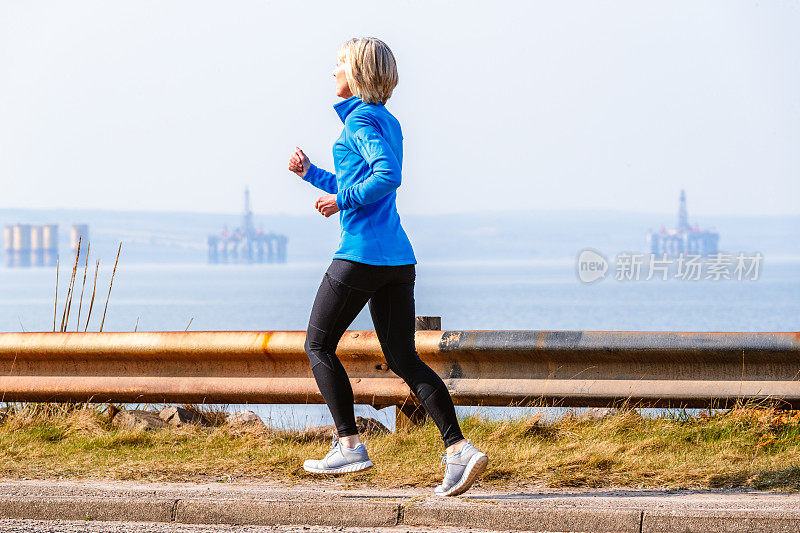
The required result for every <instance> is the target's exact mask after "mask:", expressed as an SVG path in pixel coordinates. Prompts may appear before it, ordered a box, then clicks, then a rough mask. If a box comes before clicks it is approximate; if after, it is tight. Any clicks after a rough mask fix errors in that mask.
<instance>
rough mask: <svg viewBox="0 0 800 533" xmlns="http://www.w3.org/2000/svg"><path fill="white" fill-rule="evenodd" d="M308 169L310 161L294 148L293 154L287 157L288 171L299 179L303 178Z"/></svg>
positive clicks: (299, 150) (298, 149) (297, 148)
mask: <svg viewBox="0 0 800 533" xmlns="http://www.w3.org/2000/svg"><path fill="white" fill-rule="evenodd" d="M309 168H311V160H310V159H309V158H308V156H307V155H306V154H304V153H303V151H302V150H301V149H300V148H299V147H297V146H295V147H294V153H293V154H292V155H291V156H290V157H289V170H291V171H292V172H294V173H295V174H297V175H298V176H300V177H301V178H305V177H306V172H308V169H309Z"/></svg>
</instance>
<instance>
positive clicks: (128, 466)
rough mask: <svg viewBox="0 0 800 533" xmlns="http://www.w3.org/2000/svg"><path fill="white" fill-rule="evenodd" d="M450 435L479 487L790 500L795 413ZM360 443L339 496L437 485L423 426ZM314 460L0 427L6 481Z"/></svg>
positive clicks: (201, 435) (184, 473) (92, 428)
mask: <svg viewBox="0 0 800 533" xmlns="http://www.w3.org/2000/svg"><path fill="white" fill-rule="evenodd" d="M200 410H202V409H200ZM209 415H212V416H213V413H209ZM461 425H462V430H463V431H464V434H465V435H466V436H467V437H469V438H471V439H472V441H473V443H474V444H475V445H477V446H478V447H479V448H480V449H481V450H483V451H485V452H486V453H487V454H488V455H489V458H490V463H489V468H488V470H487V471H486V473H485V474H484V476H483V479H482V484H483V485H484V486H490V487H491V486H496V487H501V486H503V485H506V484H513V485H520V484H535V485H540V486H542V485H543V486H548V487H591V488H598V487H630V488H640V489H644V488H650V489H653V488H659V489H676V488H703V489H707V488H752V489H759V490H781V491H795V490H800V412H796V411H779V410H776V409H773V408H751V407H747V406H744V407H736V408H734V409H730V410H728V411H725V412H721V413H719V414H715V415H713V416H700V417H693V416H690V415H687V414H685V413H684V414H683V415H681V416H675V415H670V416H663V417H660V418H644V417H642V416H640V415H639V413H638V411H637V410H636V409H635V408H624V409H621V410H619V411H617V412H615V413H613V414H611V415H609V416H606V417H604V418H602V419H588V420H584V419H581V418H579V417H577V416H573V415H567V416H565V417H563V418H561V419H559V420H556V421H553V422H544V421H543V420H542V418H541V417H540V416H533V417H530V416H528V417H517V418H509V419H505V420H488V419H484V418H481V417H479V416H470V417H467V418H463V419H461ZM365 440H366V442H367V447H368V449H369V451H370V456H371V458H372V460H373V462H374V463H375V465H376V467H375V468H373V469H371V470H368V471H366V472H363V473H358V474H351V475H348V476H343V477H338V478H337V479H338V480H339V481H340V482H341V483H342V484H343V485H344V486H351V487H355V486H375V487H387V488H388V487H403V486H428V485H433V484H435V483H438V482H439V480H440V479H441V476H442V467H441V466H440V463H439V461H440V460H439V454H440V453H442V452H443V449H442V444H441V439H440V437H439V432H438V430H437V429H436V426H435V425H433V423H432V422H430V421H428V422H427V423H426V424H425V425H424V426H421V427H417V428H413V429H411V430H409V431H406V432H399V433H389V434H382V435H374V436H369V437H366V439H365ZM326 451H327V446H326V444H325V442H324V441H322V440H319V439H312V438H307V437H304V436H302V434H301V433H299V432H293V431H285V430H278V429H272V428H267V427H254V426H253V427H250V426H248V427H235V426H230V425H227V424H225V423H223V424H221V425H217V426H214V427H201V426H199V425H187V426H182V427H178V428H167V429H159V430H154V431H143V430H136V431H129V430H121V429H117V428H115V427H113V426H112V425H111V424H110V423H109V422H108V417H107V414H106V412H105V409H104V406H94V405H87V404H77V405H76V404H8V405H7V406H6V409H5V411H3V419H2V424H0V475H2V476H3V477H6V478H25V479H33V478H48V479H53V478H97V479H115V480H146V481H222V482H225V481H248V480H249V481H252V480H263V479H269V480H277V481H289V482H296V481H305V480H311V479H316V477H315V476H313V475H311V474H309V473H307V472H305V471H304V470H303V469H302V463H303V461H304V460H305V459H307V458H312V457H313V458H320V457H322V456H323V455H324V454H325V453H326Z"/></svg>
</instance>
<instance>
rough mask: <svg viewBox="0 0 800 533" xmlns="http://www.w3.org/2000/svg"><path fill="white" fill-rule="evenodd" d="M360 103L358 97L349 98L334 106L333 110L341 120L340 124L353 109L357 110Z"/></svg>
mask: <svg viewBox="0 0 800 533" xmlns="http://www.w3.org/2000/svg"><path fill="white" fill-rule="evenodd" d="M362 103H363V102H362V101H361V97H360V96H351V97H350V98H348V99H347V100H344V101H342V102H339V103H338V104H336V105H334V106H333V108H334V109H335V110H336V113H337V114H338V115H339V118H340V119H342V122H344V119H346V118H347V115H349V114H350V112H351V111H353V109H355V108H357V107H358V106H359V105H360V104H362Z"/></svg>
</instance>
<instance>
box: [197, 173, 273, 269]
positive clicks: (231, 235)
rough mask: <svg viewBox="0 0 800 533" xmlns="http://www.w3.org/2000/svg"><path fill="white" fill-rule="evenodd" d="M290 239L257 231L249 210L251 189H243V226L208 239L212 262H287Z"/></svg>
mask: <svg viewBox="0 0 800 533" xmlns="http://www.w3.org/2000/svg"><path fill="white" fill-rule="evenodd" d="M288 240H289V238H288V237H287V236H286V235H283V234H280V233H272V232H270V233H264V229H263V228H259V229H255V226H254V225H253V212H252V211H251V210H250V189H248V188H247V187H245V189H244V216H243V217H242V225H241V226H239V227H237V228H234V229H233V231H229V230H228V226H227V225H226V226H223V228H222V232H221V233H218V234H212V235H209V236H208V262H209V263H285V262H286V243H287V242H288Z"/></svg>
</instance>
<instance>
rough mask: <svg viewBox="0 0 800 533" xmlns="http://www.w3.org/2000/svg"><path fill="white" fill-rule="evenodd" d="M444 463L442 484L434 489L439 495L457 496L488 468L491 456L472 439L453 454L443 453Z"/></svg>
mask: <svg viewBox="0 0 800 533" xmlns="http://www.w3.org/2000/svg"><path fill="white" fill-rule="evenodd" d="M442 464H443V465H445V469H444V479H443V480H442V484H441V485H439V486H437V487H436V488H435V489H433V493H434V494H436V495H437V496H457V495H459V494H462V493H464V492H466V490H467V489H468V488H470V486H472V484H473V483H474V482H475V480H476V479H478V476H480V475H481V474H483V472H484V470H486V465H488V464H489V458H488V457H486V454H485V453H483V452H481V451H479V450H478V449H477V448H476V447H475V446H473V445H472V441H471V440H467V443H466V444H464V446H463V447H462V448H461V451H460V452H458V453H455V454H453V455H447V454H446V453H443V454H442Z"/></svg>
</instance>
